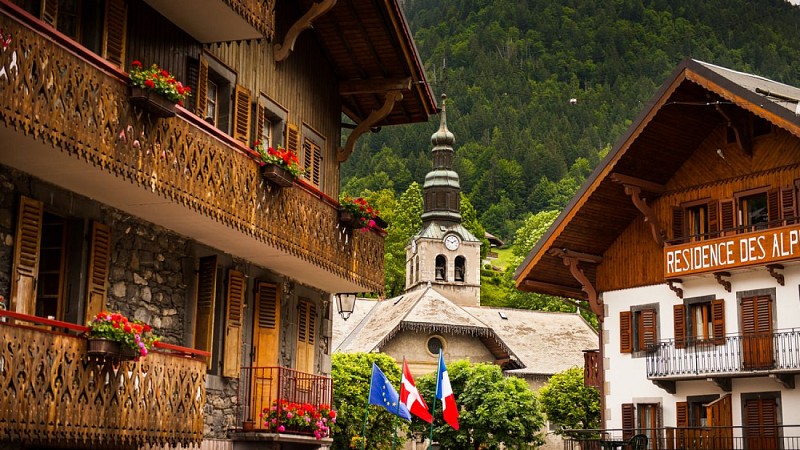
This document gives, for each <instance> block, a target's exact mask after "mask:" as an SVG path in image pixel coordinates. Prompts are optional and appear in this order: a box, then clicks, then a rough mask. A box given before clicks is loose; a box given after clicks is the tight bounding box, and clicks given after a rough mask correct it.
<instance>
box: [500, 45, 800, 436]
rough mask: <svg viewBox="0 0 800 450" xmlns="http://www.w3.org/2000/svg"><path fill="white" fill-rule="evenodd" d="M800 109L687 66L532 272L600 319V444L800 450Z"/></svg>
mask: <svg viewBox="0 0 800 450" xmlns="http://www.w3.org/2000/svg"><path fill="white" fill-rule="evenodd" d="M798 101H800V89H798V88H795V87H792V86H787V85H785V84H781V83H778V82H775V81H772V80H769V79H766V78H763V77H759V76H756V75H752V74H748V73H742V72H737V71H733V70H730V69H726V68H722V67H719V66H715V65H712V64H708V63H704V62H700V61H696V60H691V59H687V60H685V61H683V62H682V63H681V64H680V65H679V66H678V67H677V69H676V70H675V71H674V73H673V74H672V75H671V76H670V77H669V78H668V80H667V81H666V82H665V83H664V85H663V86H662V88H661V89H660V90H659V92H658V93H657V94H656V95H655V96H654V97H653V99H652V100H651V101H650V102H648V103H647V108H646V109H645V110H644V111H643V112H642V113H641V114H640V115H639V117H638V118H637V119H636V120H635V121H634V123H633V125H632V126H631V127H630V129H629V130H628V132H627V133H626V135H625V136H624V137H623V138H622V139H621V140H620V141H619V143H618V144H617V145H616V146H615V147H614V148H613V150H612V151H611V152H610V153H609V155H608V156H607V157H606V158H605V159H604V160H603V161H602V163H601V164H600V165H599V166H598V168H597V169H596V170H595V172H594V173H593V174H592V175H591V177H590V178H589V179H588V180H587V181H586V183H585V184H584V186H583V187H582V189H581V190H580V191H579V192H578V193H577V194H576V195H575V197H574V198H573V199H572V201H571V202H570V203H569V204H568V205H567V207H566V208H565V209H564V211H563V212H562V213H561V215H560V216H559V217H558V218H557V219H556V221H555V222H554V224H553V225H552V226H551V227H550V229H549V230H548V231H547V233H546V234H545V235H544V236H543V237H542V239H541V240H540V241H539V242H538V243H537V244H536V246H535V247H534V249H533V250H532V251H531V252H530V253H529V255H528V257H527V258H526V259H525V261H524V262H523V263H522V264H521V265H520V267H519V268H518V269H517V272H516V274H515V278H516V283H517V287H518V289H521V290H524V291H531V292H541V293H546V294H550V295H556V296H561V297H564V298H567V299H571V300H572V301H576V302H578V303H580V304H582V305H583V306H584V307H586V308H590V309H591V310H592V311H593V312H594V313H595V314H596V315H597V316H598V318H599V319H600V323H601V327H602V333H601V335H600V342H599V344H600V347H599V348H600V350H599V351H598V352H588V353H587V354H586V363H587V367H586V382H587V384H591V385H594V386H597V387H598V388H599V389H600V392H601V394H602V398H603V401H604V407H603V427H604V429H603V430H602V431H603V432H604V434H602V435H601V436H602V437H601V439H605V440H607V441H612V440H617V441H621V442H627V440H628V439H630V437H631V436H632V435H633V434H645V435H647V436H648V438H649V442H650V443H649V447H648V448H659V449H662V448H666V449H673V448H674V449H677V448H711V449H742V448H746V449H777V448H800V428H798V427H799V426H800V415H798V414H797V412H796V411H798V410H799V409H798V408H797V406H798V405H800V395H799V394H798V392H797V390H796V389H795V378H796V376H797V374H798V373H800V345H798V343H800V334H798V331H797V330H798V329H799V327H800V295H799V294H798V288H797V286H798V285H800V265H798V262H800V220H798V212H797V211H798V209H797V208H798V198H797V197H798V187H800V117H799V116H798V114H800V108H799V107H798ZM578 441H579V440H576V442H578ZM583 445H587V444H586V443H583ZM595 445H596V444H595ZM609 445H611V444H609Z"/></svg>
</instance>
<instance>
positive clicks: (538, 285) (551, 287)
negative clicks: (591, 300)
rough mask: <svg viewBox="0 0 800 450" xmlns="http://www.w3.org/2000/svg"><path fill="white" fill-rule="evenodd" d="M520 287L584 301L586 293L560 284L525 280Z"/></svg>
mask: <svg viewBox="0 0 800 450" xmlns="http://www.w3.org/2000/svg"><path fill="white" fill-rule="evenodd" d="M520 287H524V288H526V290H527V288H530V290H532V291H540V290H542V291H547V292H551V293H553V294H555V295H558V296H561V297H569V298H576V299H579V300H584V301H585V300H586V293H585V292H583V291H581V290H579V289H575V288H572V287H569V286H562V285H560V284H553V283H547V282H544V281H533V280H525V281H523V282H522V283H521V284H520Z"/></svg>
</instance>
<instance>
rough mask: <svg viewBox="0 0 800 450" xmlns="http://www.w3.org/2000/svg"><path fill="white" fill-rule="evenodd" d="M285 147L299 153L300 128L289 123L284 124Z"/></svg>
mask: <svg viewBox="0 0 800 450" xmlns="http://www.w3.org/2000/svg"><path fill="white" fill-rule="evenodd" d="M286 149H287V150H291V151H293V152H294V153H295V154H297V155H299V154H300V130H299V129H298V128H297V125H294V124H291V123H287V124H286Z"/></svg>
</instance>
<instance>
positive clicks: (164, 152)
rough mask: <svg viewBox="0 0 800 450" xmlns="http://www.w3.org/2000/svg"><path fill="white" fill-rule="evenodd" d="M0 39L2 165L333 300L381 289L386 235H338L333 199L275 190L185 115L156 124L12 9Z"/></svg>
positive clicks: (121, 87)
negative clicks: (326, 294) (337, 295)
mask: <svg viewBox="0 0 800 450" xmlns="http://www.w3.org/2000/svg"><path fill="white" fill-rule="evenodd" d="M266 3H269V2H266ZM0 30H2V34H3V36H4V37H6V38H8V39H9V41H8V43H7V44H6V41H5V40H4V42H3V43H2V47H0V123H1V124H2V125H4V126H0V142H2V144H0V147H2V148H3V151H2V153H1V154H2V156H0V164H4V165H8V166H11V167H14V168H16V169H19V170H22V171H24V172H27V173H30V174H31V175H33V176H37V177H39V178H41V179H43V180H44V181H46V182H50V183H53V184H56V185H59V186H61V187H64V188H66V189H69V190H71V191H73V192H76V193H78V194H82V195H85V196H87V197H90V198H93V199H95V200H97V201H100V202H102V203H105V204H107V205H110V206H112V207H115V208H119V209H121V210H123V211H127V212H128V213H130V214H133V215H135V216H137V217H140V218H142V219H145V220H148V221H150V222H153V223H155V224H158V225H161V226H163V227H165V228H167V229H170V230H173V231H175V232H177V233H179V234H182V235H184V236H192V237H197V239H198V240H200V239H202V241H203V242H204V244H206V245H210V246H212V247H214V248H217V249H220V250H222V251H226V252H229V253H231V254H234V255H240V256H243V257H246V258H247V259H248V260H249V261H252V262H253V263H255V264H258V265H262V266H263V267H269V268H270V269H272V270H274V271H276V272H278V273H283V274H291V276H292V278H294V279H295V280H297V281H299V282H302V283H307V284H309V285H313V286H316V287H318V288H320V289H322V290H325V291H327V292H363V291H380V290H381V289H382V286H383V252H384V236H383V235H382V234H379V233H375V232H365V233H360V232H352V230H348V229H346V228H343V227H341V226H339V221H338V202H336V201H335V200H334V199H332V198H330V197H328V196H327V195H325V194H324V193H322V192H320V191H318V190H316V189H315V188H313V187H311V186H310V185H308V184H305V183H304V182H302V181H297V182H296V183H295V186H294V187H293V188H291V189H286V188H284V189H280V190H279V189H277V188H275V187H273V186H271V185H270V183H267V182H265V181H264V180H263V179H262V177H261V175H260V173H259V164H258V163H257V162H256V154H255V153H254V152H252V151H251V150H250V149H248V148H246V147H244V146H242V145H241V144H240V143H239V142H238V141H236V140H234V139H233V138H231V137H230V136H228V135H225V134H224V133H222V132H220V131H219V130H217V129H215V128H214V127H212V126H210V125H208V124H207V123H206V122H204V121H203V120H201V119H200V118H199V117H197V116H195V115H194V114H192V113H190V112H189V111H187V110H185V109H183V108H181V107H177V115H176V116H175V117H173V118H170V119H154V118H153V117H150V116H149V115H148V114H147V113H144V112H143V111H142V110H141V109H138V108H136V107H134V106H132V105H131V104H130V103H129V100H128V98H129V86H128V79H127V76H126V74H124V73H122V72H120V71H119V69H117V68H116V67H114V66H112V65H111V64H109V63H108V62H107V61H105V60H103V59H102V58H100V57H98V56H97V55H94V54H93V53H91V52H89V51H87V50H86V49H85V48H83V47H81V46H80V45H78V44H76V43H75V42H73V41H70V40H68V39H66V38H65V37H64V36H63V35H61V34H59V33H57V32H56V31H55V30H52V29H51V28H50V27H47V26H42V24H41V23H39V22H37V21H36V20H34V19H32V18H31V17H30V16H28V15H26V14H24V13H22V12H20V11H19V10H18V9H15V8H14V7H12V6H10V5H7V4H5V3H0ZM16 148H24V149H25V151H16Z"/></svg>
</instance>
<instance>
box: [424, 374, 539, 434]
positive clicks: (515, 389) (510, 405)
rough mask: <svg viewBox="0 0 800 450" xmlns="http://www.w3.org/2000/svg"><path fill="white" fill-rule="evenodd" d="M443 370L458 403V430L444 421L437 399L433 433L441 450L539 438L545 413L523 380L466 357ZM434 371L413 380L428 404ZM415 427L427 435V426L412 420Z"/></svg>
mask: <svg viewBox="0 0 800 450" xmlns="http://www.w3.org/2000/svg"><path fill="white" fill-rule="evenodd" d="M447 373H448V376H449V377H450V384H451V385H452V387H453V394H454V395H455V397H456V405H458V407H459V418H458V424H459V428H460V429H459V431H456V430H454V429H453V428H451V427H450V426H449V425H447V424H446V423H445V422H444V421H443V420H442V410H441V403H440V402H439V401H437V402H436V412H435V414H434V430H433V438H434V440H435V441H438V442H439V443H440V445H441V448H442V449H444V450H450V449H453V450H454V449H459V450H461V449H476V450H477V449H479V448H480V449H492V450H497V449H500V448H527V444H529V443H537V444H538V443H541V442H542V438H541V435H540V433H539V430H540V429H541V428H542V426H544V417H543V416H542V413H541V411H540V405H539V401H538V400H537V399H536V396H535V395H534V393H533V391H531V390H530V388H529V387H528V384H527V383H526V382H525V380H523V379H521V378H517V377H513V376H512V377H506V376H504V375H503V372H502V370H501V369H500V367H499V366H497V365H494V364H488V363H480V364H470V363H469V361H455V362H450V363H448V365H447ZM435 376H436V374H432V375H426V376H423V377H420V378H419V379H418V380H417V388H418V389H419V391H420V394H421V395H422V397H423V398H425V399H426V402H427V403H428V406H431V405H432V403H433V397H434V392H435V390H436V378H435ZM424 425H427V424H424ZM415 429H417V430H418V431H420V432H422V433H424V435H425V436H427V435H428V434H427V433H428V428H427V426H421V425H416V424H415Z"/></svg>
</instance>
